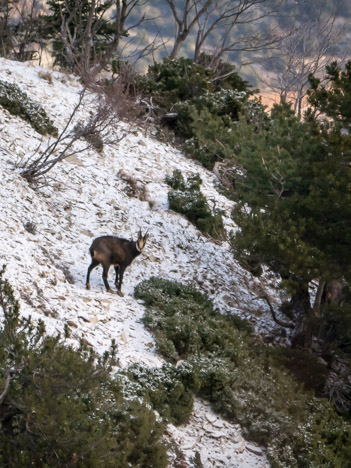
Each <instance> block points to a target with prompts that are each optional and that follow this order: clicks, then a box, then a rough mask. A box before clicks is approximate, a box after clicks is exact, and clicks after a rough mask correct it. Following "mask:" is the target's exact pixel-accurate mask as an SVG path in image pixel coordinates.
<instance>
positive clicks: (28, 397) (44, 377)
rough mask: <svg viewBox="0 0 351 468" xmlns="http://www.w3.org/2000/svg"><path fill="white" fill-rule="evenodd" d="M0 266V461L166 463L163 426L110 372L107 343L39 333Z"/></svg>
mask: <svg viewBox="0 0 351 468" xmlns="http://www.w3.org/2000/svg"><path fill="white" fill-rule="evenodd" d="M3 273H4V270H2V271H1V272H0V307H1V310H2V312H3V315H4V319H3V323H2V326H1V328H0V465H1V466H4V467H5V466H6V467H19V466H50V467H59V466H60V467H62V466H82V467H83V466H84V467H102V466H113V467H120V468H125V467H128V466H140V467H144V468H147V467H150V466H153V467H157V468H162V467H166V466H167V464H168V463H167V455H166V447H165V445H164V444H163V443H162V442H161V438H162V436H163V432H164V426H163V425H162V424H161V423H160V422H157V421H156V418H155V415H154V413H153V411H151V410H150V409H149V408H148V407H147V406H146V405H145V404H144V403H142V402H140V401H138V400H137V399H135V398H134V399H126V398H125V397H124V395H123V391H122V386H121V385H120V383H119V381H118V380H117V379H113V378H112V377H111V375H110V371H111V364H113V363H114V358H115V348H112V351H111V353H110V354H108V353H106V354H105V355H104V357H98V356H96V355H95V354H94V353H93V351H92V350H90V349H88V348H87V347H86V346H85V345H84V344H83V343H81V346H80V348H79V349H77V350H75V349H73V348H72V347H70V346H68V345H67V344H66V343H65V339H64V338H60V337H59V336H57V337H47V336H46V335H45V333H44V326H43V324H42V323H39V325H38V327H34V325H33V323H32V322H31V320H30V318H29V319H25V318H21V317H20V314H19V304H18V302H17V301H16V300H15V298H14V294H13V291H12V288H11V287H10V285H9V283H8V282H7V280H5V279H4V277H3Z"/></svg>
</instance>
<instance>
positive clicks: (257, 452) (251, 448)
mask: <svg viewBox="0 0 351 468" xmlns="http://www.w3.org/2000/svg"><path fill="white" fill-rule="evenodd" d="M246 450H248V451H249V452H251V453H254V454H255V455H259V456H262V455H264V451H263V450H262V449H261V448H260V447H257V445H253V444H248V443H247V444H246Z"/></svg>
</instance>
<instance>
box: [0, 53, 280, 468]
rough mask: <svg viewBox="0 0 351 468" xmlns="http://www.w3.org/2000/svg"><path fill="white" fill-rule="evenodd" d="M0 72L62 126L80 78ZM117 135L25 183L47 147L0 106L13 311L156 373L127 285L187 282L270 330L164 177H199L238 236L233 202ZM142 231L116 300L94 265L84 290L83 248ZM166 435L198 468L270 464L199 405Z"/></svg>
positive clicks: (228, 260)
mask: <svg viewBox="0 0 351 468" xmlns="http://www.w3.org/2000/svg"><path fill="white" fill-rule="evenodd" d="M0 64H1V70H0V80H4V81H8V82H11V83H16V84H17V85H18V86H19V87H20V88H21V90H23V91H25V92H26V93H27V94H28V96H29V97H30V98H31V99H32V100H33V101H35V102H37V103H40V104H41V105H42V106H44V108H45V110H46V112H47V114H48V115H49V116H50V118H51V119H53V120H54V123H55V125H56V126H57V127H58V128H59V129H61V128H63V126H64V124H65V122H66V120H67V119H68V116H69V115H70V112H71V110H72V108H73V106H74V103H75V102H76V101H77V98H78V92H79V89H80V85H79V83H78V82H77V80H76V79H75V78H74V77H71V76H65V75H62V74H59V73H57V72H51V76H52V82H51V83H50V82H48V81H47V80H44V79H42V78H41V76H40V72H41V71H42V69H40V68H39V67H31V66H29V65H26V64H19V63H16V62H10V61H6V60H4V59H0ZM84 112H85V114H84ZM84 112H83V113H82V114H81V118H87V116H88V110H85V111H84ZM73 124H74V123H73ZM118 134H120V135H121V134H125V137H124V139H123V140H122V141H121V142H119V143H118V144H111V145H109V146H106V147H105V148H104V150H103V152H102V153H101V154H99V153H98V152H96V151H93V150H89V151H85V152H82V153H78V154H77V155H75V156H72V157H70V158H68V159H67V160H65V161H63V162H62V163H60V164H58V165H57V166H56V167H55V168H54V169H53V170H52V171H50V172H49V173H48V177H47V184H45V185H44V186H38V187H31V186H30V185H29V184H28V182H27V181H26V180H24V179H23V178H22V177H21V176H20V175H19V172H20V169H19V168H20V165H21V162H23V161H25V160H26V159H27V158H28V157H30V155H31V154H32V153H33V151H35V150H36V149H37V147H38V145H39V144H41V145H42V148H45V145H46V144H47V141H48V140H47V139H46V138H43V137H41V136H40V135H39V134H38V133H36V132H35V130H33V129H32V127H30V125H29V124H27V123H25V122H24V121H23V120H21V119H20V118H18V117H14V116H12V115H10V114H9V113H8V112H7V111H5V110H4V109H3V108H0V204H1V205H0V206H1V208H0V210H1V217H0V263H1V264H6V265H7V270H6V275H7V278H8V279H9V281H10V283H11V284H12V286H13V287H14V289H15V291H16V294H17V296H18V298H19V299H20V304H21V312H22V314H24V315H31V316H32V317H33V319H34V320H39V319H43V320H44V322H45V324H46V328H47V331H48V333H51V334H53V333H55V332H57V331H62V330H63V328H64V326H65V324H68V326H69V327H70V329H71V333H72V337H71V341H72V343H75V342H78V340H79V338H84V339H85V340H86V341H87V342H88V343H89V344H91V345H92V346H93V347H94V348H95V349H97V350H98V352H99V353H100V352H101V353H103V352H104V351H105V350H106V349H108V347H109V346H110V343H111V340H112V339H116V341H117V344H118V356H119V361H120V365H121V366H122V367H124V368H125V367H127V366H128V365H130V364H131V363H134V362H138V363H142V364H144V365H147V366H161V365H162V360H161V358H160V357H159V356H158V355H157V354H156V352H155V347H154V341H153V338H152V336H151V335H150V334H149V333H148V332H147V330H146V329H145V328H144V326H143V325H142V323H141V318H142V316H143V314H144V308H143V305H142V303H139V302H138V301H136V300H135V298H134V297H133V289H134V287H135V286H136V285H137V284H138V283H139V282H140V281H142V280H143V279H147V278H149V277H151V276H160V277H163V278H167V279H174V280H179V281H182V282H185V283H187V284H192V285H194V286H196V287H198V288H199V289H200V290H201V291H204V292H206V293H207V294H208V295H209V296H210V297H211V299H213V301H214V304H215V305H216V306H218V308H219V309H220V310H221V311H222V312H228V311H229V312H231V313H234V314H240V315H241V316H243V317H244V316H245V317H248V318H249V319H250V320H251V321H252V323H253V324H254V325H255V326H256V327H257V328H258V329H264V328H265V327H266V328H271V327H272V323H271V321H270V318H269V315H268V313H267V307H266V304H265V303H264V302H263V301H261V300H259V299H257V295H258V291H259V283H258V282H257V281H256V280H255V279H254V278H252V277H251V276H250V275H249V274H248V273H247V272H246V271H244V270H243V269H241V267H240V266H239V265H238V264H237V263H236V262H235V258H234V256H233V253H232V252H231V251H230V250H229V244H228V243H227V242H221V243H219V242H216V243H215V242H213V241H211V240H209V239H208V238H206V237H204V236H203V235H202V234H201V233H200V232H199V231H198V230H197V229H196V228H195V227H194V226H193V225H192V224H191V223H189V222H188V221H187V220H186V219H185V218H184V217H182V216H180V215H179V214H177V213H175V212H172V211H170V210H169V209H168V201H167V193H168V190H169V187H168V185H167V184H166V183H165V182H164V179H165V176H166V175H169V174H171V173H172V171H173V170H174V169H180V170H181V171H182V172H183V173H184V174H185V175H186V174H189V173H192V172H197V173H199V174H200V176H201V179H202V181H203V184H202V186H201V190H202V191H203V193H204V194H205V195H206V197H207V199H208V200H209V202H210V204H215V206H216V208H219V209H221V210H224V211H225V213H226V216H225V219H224V221H225V228H226V230H227V232H228V234H229V233H230V231H231V230H233V229H235V226H234V225H233V223H232V220H231V218H230V211H231V207H232V202H230V201H228V200H227V199H226V198H225V197H223V196H222V195H220V194H219V193H218V191H217V190H216V184H215V178H214V176H213V174H211V173H210V172H207V171H206V170H205V169H203V168H202V167H201V166H199V165H197V164H196V163H195V162H193V161H190V160H188V159H187V158H186V157H185V156H184V155H183V154H182V153H180V152H179V151H178V150H176V149H174V148H172V147H170V146H167V145H164V144H161V143H159V142H158V141H156V140H155V139H154V138H153V137H152V136H151V135H148V136H145V132H144V130H143V129H141V128H138V127H136V126H135V127H133V126H130V125H126V124H120V127H119V129H118ZM79 145H83V142H78V143H77V148H78V147H79ZM138 194H139V195H138ZM140 194H142V196H141V195H140ZM139 229H141V230H142V231H143V232H145V231H146V230H148V231H149V234H150V238H149V240H148V243H147V245H146V248H145V251H144V253H143V255H141V256H140V257H138V258H137V259H136V260H135V262H134V263H133V264H132V265H131V266H130V267H129V268H128V269H127V271H126V274H125V277H124V284H123V288H122V289H123V291H124V293H125V296H124V297H123V298H121V297H119V296H117V295H111V294H107V293H106V292H105V291H104V286H103V282H102V278H101V272H102V271H101V267H98V268H97V269H96V270H94V271H93V273H92V275H91V290H90V291H87V290H86V289H85V276H86V272H87V267H88V265H89V263H90V257H89V252H88V249H89V246H90V244H91V242H92V240H93V239H94V238H95V237H97V236H100V235H104V234H113V235H118V236H121V237H126V238H134V239H136V235H137V232H138V230H139ZM112 270H113V269H112V268H111V271H110V275H111V276H110V278H111V284H112V278H113V275H112ZM170 433H171V434H173V437H174V439H175V440H176V441H177V442H178V443H179V445H180V448H181V449H182V450H183V451H184V453H185V454H186V455H187V456H189V457H190V456H191V455H192V454H193V453H194V450H195V449H196V450H198V451H199V452H200V455H201V459H202V463H203V464H204V466H208V467H209V466H211V467H212V466H228V467H229V466H230V467H234V466H238V467H239V466H240V467H243V466H247V467H249V466H260V467H261V466H267V462H266V461H265V457H264V454H263V452H262V451H261V450H260V449H258V448H255V447H253V446H252V445H250V444H246V443H245V441H244V440H243V439H242V436H241V434H240V428H239V427H237V426H233V425H230V424H228V423H226V422H224V421H222V420H221V419H219V418H218V417H217V416H215V415H214V414H213V413H212V412H211V410H210V409H209V407H207V406H206V405H204V404H203V403H202V402H200V401H199V402H197V403H196V406H195V409H194V414H193V416H192V418H191V422H190V423H189V425H187V426H186V427H178V428H173V427H170ZM253 451H254V452H256V454H254V453H253Z"/></svg>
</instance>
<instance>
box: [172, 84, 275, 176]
mask: <svg viewBox="0 0 351 468" xmlns="http://www.w3.org/2000/svg"><path fill="white" fill-rule="evenodd" d="M201 101H202V103H203V102H205V103H206V105H202V103H201ZM197 104H199V105H198V106H196V105H195V104H193V105H186V103H185V104H184V107H182V105H180V106H178V107H179V108H180V114H181V116H182V119H181V122H183V121H184V122H185V123H186V125H184V136H186V137H187V138H188V139H187V140H186V141H185V143H184V145H183V149H184V151H186V152H187V153H188V154H189V155H190V156H192V157H193V158H194V159H197V160H199V161H200V162H201V163H202V164H203V166H205V167H206V168H208V169H210V170H211V169H213V165H214V163H215V162H216V161H225V160H228V159H231V158H232V157H233V155H234V154H235V152H236V149H237V142H236V139H235V138H234V136H233V128H236V120H237V118H238V114H239V112H240V113H242V114H244V115H245V118H246V119H247V121H248V122H249V123H250V125H252V126H254V125H255V124H256V122H257V121H261V120H262V121H265V120H266V116H265V113H264V106H263V105H262V104H261V102H260V101H259V100H248V94H247V93H245V92H240V93H238V92H236V91H220V92H217V93H214V94H212V95H208V96H207V97H204V98H201V99H199V100H198V102H197ZM183 114H184V117H183ZM181 125H182V123H179V126H181Z"/></svg>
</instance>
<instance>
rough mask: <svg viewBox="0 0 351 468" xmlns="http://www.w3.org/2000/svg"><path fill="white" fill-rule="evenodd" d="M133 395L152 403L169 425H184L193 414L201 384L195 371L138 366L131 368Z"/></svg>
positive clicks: (172, 367)
mask: <svg viewBox="0 0 351 468" xmlns="http://www.w3.org/2000/svg"><path fill="white" fill-rule="evenodd" d="M127 376H128V378H129V379H130V380H131V382H132V383H134V386H133V392H136V394H137V395H139V396H140V397H142V398H143V400H144V401H147V402H149V403H150V404H151V405H152V406H153V408H155V409H156V410H157V411H158V413H159V414H160V415H161V416H162V417H163V418H165V419H166V420H167V421H168V422H171V423H175V424H183V423H185V422H186V421H187V420H188V419H189V416H190V414H191V411H192V409H193V402H194V396H193V395H194V393H193V392H194V391H196V390H197V389H198V382H197V381H196V378H194V377H195V376H194V374H193V372H191V371H190V370H188V369H186V368H185V367H183V366H180V367H178V368H175V367H174V366H171V365H168V364H166V365H163V366H162V368H155V369H146V368H144V367H142V366H140V365H138V364H135V365H133V366H131V367H129V368H128V372H127Z"/></svg>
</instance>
